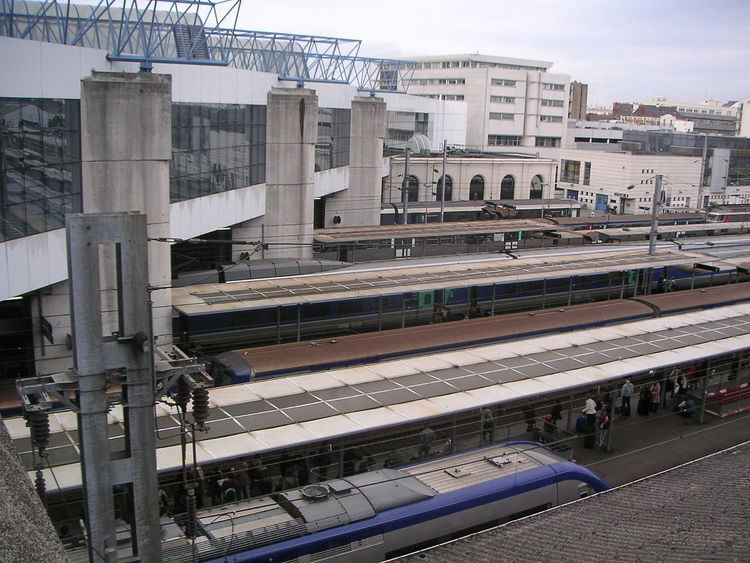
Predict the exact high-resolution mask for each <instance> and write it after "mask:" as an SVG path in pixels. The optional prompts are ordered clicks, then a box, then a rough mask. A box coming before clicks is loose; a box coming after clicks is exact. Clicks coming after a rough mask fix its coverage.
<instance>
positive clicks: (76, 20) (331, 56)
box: [0, 0, 413, 92]
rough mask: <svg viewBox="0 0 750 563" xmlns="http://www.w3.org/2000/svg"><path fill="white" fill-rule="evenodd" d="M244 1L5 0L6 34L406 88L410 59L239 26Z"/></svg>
mask: <svg viewBox="0 0 750 563" xmlns="http://www.w3.org/2000/svg"><path fill="white" fill-rule="evenodd" d="M240 4H241V0H120V1H118V0H95V1H94V2H92V3H91V4H84V3H80V4H79V3H73V2H71V1H70V0H67V1H66V0H41V1H39V2H34V1H30V0H29V1H24V0H0V36H5V37H15V38H19V39H29V40H34V41H45V42H50V43H59V44H63V45H73V46H79V47H90V48H94V49H103V50H106V51H107V52H108V55H107V58H108V59H109V60H112V61H124V62H138V63H140V65H141V68H143V69H145V70H148V69H150V68H151V67H152V65H153V64H154V63H171V64H199V65H219V66H232V67H235V68H240V69H244V70H255V71H259V72H271V73H274V74H278V75H279V79H280V80H292V81H295V82H299V83H304V82H332V83H341V84H353V85H355V86H356V87H357V88H358V89H360V90H363V91H368V92H378V91H386V92H406V90H407V88H408V84H409V80H410V77H411V74H412V73H413V69H412V68H409V67H408V63H405V62H404V61H398V60H391V59H378V58H367V57H360V56H359V48H360V45H361V42H360V41H359V40H356V39H344V38H337V37H323V36H313V35H300V34H290V33H276V32H267V31H254V30H243V29H237V17H238V14H239V7H240Z"/></svg>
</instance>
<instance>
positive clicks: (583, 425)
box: [576, 414, 586, 432]
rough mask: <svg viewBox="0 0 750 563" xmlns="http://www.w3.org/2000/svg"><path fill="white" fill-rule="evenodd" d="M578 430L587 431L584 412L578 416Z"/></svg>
mask: <svg viewBox="0 0 750 563" xmlns="http://www.w3.org/2000/svg"><path fill="white" fill-rule="evenodd" d="M576 432H586V415H585V414H582V415H580V416H579V417H578V418H576Z"/></svg>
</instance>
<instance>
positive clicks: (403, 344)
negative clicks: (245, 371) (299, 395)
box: [219, 283, 750, 377]
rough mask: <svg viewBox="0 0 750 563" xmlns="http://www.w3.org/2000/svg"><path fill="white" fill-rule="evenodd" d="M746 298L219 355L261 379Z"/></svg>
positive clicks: (741, 290)
mask: <svg viewBox="0 0 750 563" xmlns="http://www.w3.org/2000/svg"><path fill="white" fill-rule="evenodd" d="M745 300H750V283H739V284H728V285H722V286H716V287H711V288H706V289H693V290H685V291H680V292H673V293H663V294H658V295H650V296H647V297H641V298H639V299H637V300H629V299H624V300H619V299H618V300H611V301H606V302H599V303H585V304H581V305H572V306H569V307H556V308H550V309H539V310H535V311H526V312H520V313H510V314H506V315H495V316H492V317H483V318H479V319H469V320H465V321H460V322H449V323H439V324H432V325H423V326H416V327H409V328H402V329H394V330H388V331H384V332H370V333H365V334H354V335H349V336H340V337H336V338H323V339H317V340H307V341H303V342H290V343H287V344H274V345H271V346H256V347H253V348H243V349H238V350H233V351H231V352H225V353H223V354H219V357H220V358H221V359H226V360H227V362H230V363H239V364H242V365H244V366H246V367H248V368H249V369H251V370H252V373H253V375H254V376H256V377H257V376H263V375H265V374H276V373H288V372H294V371H304V370H309V369H314V368H315V366H321V365H325V366H336V365H346V364H352V363H358V362H360V361H362V360H370V361H374V360H378V359H384V358H388V357H393V356H398V355H404V354H410V355H415V354H419V353H425V352H427V351H430V350H445V349H450V348H454V347H457V346H461V345H469V344H481V343H483V342H490V341H493V340H503V339H509V338H514V337H515V338H519V337H521V336H524V335H531V334H542V333H545V332H552V331H560V330H565V329H574V328H575V327H584V326H589V325H599V324H607V323H609V322H612V321H615V320H620V321H621V322H622V321H625V320H628V319H631V318H637V317H639V316H644V315H649V314H652V313H653V311H654V309H653V308H654V307H656V308H657V309H658V312H659V313H660V314H662V313H663V314H667V313H674V312H679V311H683V310H685V309H689V308H690V309H697V308H699V307H711V306H716V305H721V304H728V303H732V302H739V301H745Z"/></svg>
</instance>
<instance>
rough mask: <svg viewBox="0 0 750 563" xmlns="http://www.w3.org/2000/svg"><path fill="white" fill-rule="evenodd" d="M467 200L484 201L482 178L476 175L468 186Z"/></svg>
mask: <svg viewBox="0 0 750 563" xmlns="http://www.w3.org/2000/svg"><path fill="white" fill-rule="evenodd" d="M469 199H470V200H472V201H477V200H482V199H484V178H482V177H481V176H480V175H478V174H477V175H476V176H474V177H473V178H472V179H471V183H470V184H469Z"/></svg>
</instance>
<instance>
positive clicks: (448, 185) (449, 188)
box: [436, 176, 453, 201]
mask: <svg viewBox="0 0 750 563" xmlns="http://www.w3.org/2000/svg"><path fill="white" fill-rule="evenodd" d="M436 197H437V201H443V177H442V176H441V177H440V179H439V180H438V183H437V196H436ZM452 199H453V178H451V177H450V176H446V177H445V201H451V200H452Z"/></svg>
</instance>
